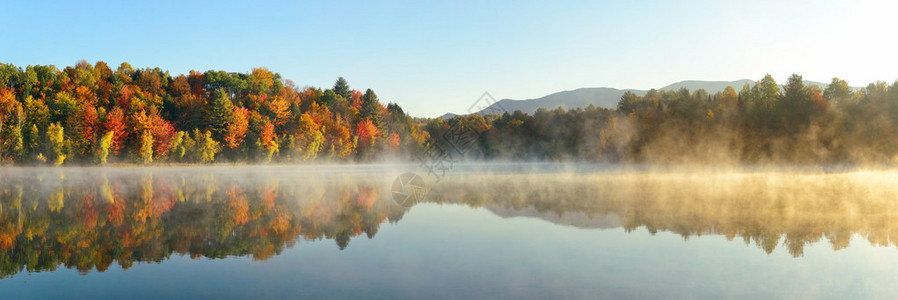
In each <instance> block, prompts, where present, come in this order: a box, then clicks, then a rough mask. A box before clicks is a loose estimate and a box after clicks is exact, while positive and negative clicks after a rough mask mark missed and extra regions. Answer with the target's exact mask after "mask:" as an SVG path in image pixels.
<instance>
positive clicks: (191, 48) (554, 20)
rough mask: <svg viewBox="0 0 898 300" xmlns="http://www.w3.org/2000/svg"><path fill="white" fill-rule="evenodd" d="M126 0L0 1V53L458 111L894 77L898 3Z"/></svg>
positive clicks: (417, 109) (416, 111) (430, 111)
mask: <svg viewBox="0 0 898 300" xmlns="http://www.w3.org/2000/svg"><path fill="white" fill-rule="evenodd" d="M4 2H11V1H4ZM72 2H73V1H72ZM126 2H129V1H96V2H86V3H70V2H69V1H65V2H63V1H60V2H51V1H46V2H39V1H20V2H18V3H3V5H2V6H3V9H2V17H0V62H6V63H13V64H16V65H19V66H26V65H30V64H54V65H57V66H67V65H73V64H75V62H77V61H78V60H80V59H86V60H88V61H90V62H95V61H97V60H103V61H106V62H107V63H109V65H111V66H116V65H118V64H120V63H121V62H123V61H127V62H129V63H131V64H132V65H133V66H134V67H141V68H142V67H157V66H158V67H161V68H162V69H166V70H169V71H170V72H171V73H172V74H180V73H186V72H188V71H190V70H192V69H194V70H200V71H206V70H209V69H215V70H227V71H238V72H248V71H250V70H251V69H252V68H253V67H258V66H264V67H267V68H269V69H270V70H272V71H274V72H278V73H280V74H282V75H283V76H284V77H285V78H287V79H291V80H293V81H294V82H295V83H296V85H298V86H306V85H309V86H321V87H330V86H332V85H333V82H334V80H335V79H336V78H337V77H338V76H343V77H345V78H346V79H347V80H348V81H349V84H350V86H351V87H352V88H355V89H360V90H364V89H366V88H372V89H374V90H375V92H377V94H378V96H379V97H380V99H381V101H385V102H396V103H398V104H400V105H401V106H402V107H403V108H405V109H406V111H407V112H409V113H410V114H412V115H413V116H430V117H433V116H438V115H441V114H443V113H445V112H456V113H459V112H464V111H465V110H466V109H467V108H468V107H469V106H470V105H471V104H472V103H473V102H474V101H475V100H477V98H478V97H479V96H480V94H481V93H483V92H484V91H489V92H490V93H491V94H492V95H493V96H495V97H496V98H512V99H528V98H536V97H541V96H544V95H546V94H550V93H554V92H557V91H562V90H570V89H576V88H581V87H617V88H639V89H649V88H656V87H661V86H664V85H667V84H669V83H673V82H676V81H680V80H688V79H696V80H736V79H743V78H748V79H755V80H757V79H759V78H761V77H763V76H764V74H766V73H770V74H771V75H773V76H774V78H775V79H777V80H778V81H783V80H785V78H786V77H787V76H789V75H790V74H792V73H798V74H801V75H804V77H805V79H807V80H815V81H823V82H828V81H829V80H830V79H831V78H832V77H840V78H843V79H846V80H848V82H849V84H851V85H856V86H863V85H866V84H867V83H869V82H872V81H877V80H883V81H886V82H892V81H894V80H896V79H898V42H896V39H895V38H894V36H895V34H896V28H898V18H895V17H894V16H893V13H894V12H895V11H898V10H896V8H898V7H896V5H895V4H891V3H890V2H886V1H883V2H876V1H843V2H836V1H832V2H826V1H813V2H812V1H806V2H798V1H795V2H790V3H780V2H779V1H542V2H535V1H441V2H436V1H434V2H429V1H382V2H375V1H321V2H298V1H296V2H294V1H283V2H279V1H273V2H265V1H239V2H238V1H234V2H230V1H214V2H213V1H184V0H180V1H144V2H147V3H126Z"/></svg>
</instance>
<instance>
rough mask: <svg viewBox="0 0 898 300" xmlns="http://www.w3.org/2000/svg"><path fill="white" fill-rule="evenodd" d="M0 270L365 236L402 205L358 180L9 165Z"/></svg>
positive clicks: (1, 210) (95, 265)
mask: <svg viewBox="0 0 898 300" xmlns="http://www.w3.org/2000/svg"><path fill="white" fill-rule="evenodd" d="M0 180H2V181H0V276H2V277H3V278H5V277H8V276H11V275H14V274H16V273H18V272H21V271H22V270H27V271H29V272H34V271H45V270H49V271H53V270H56V269H57V268H58V266H60V265H63V266H65V267H67V268H75V269H77V270H79V271H81V272H82V273H86V272H87V271H90V270H92V269H96V270H98V271H101V272H102V271H104V270H106V269H107V268H108V267H109V266H110V265H111V264H112V263H113V262H115V263H117V264H119V265H120V266H121V267H122V268H125V269H127V268H129V267H131V266H132V264H134V263H135V262H157V263H158V262H162V261H163V260H165V259H167V258H169V257H170V256H171V255H172V254H173V253H176V254H180V255H189V256H190V257H193V258H198V257H210V258H224V257H227V256H243V255H251V256H252V258H253V259H254V260H265V259H267V258H269V257H271V256H272V255H276V254H278V253H280V252H281V251H282V250H283V249H284V248H285V247H290V246H292V245H293V244H294V243H296V242H297V241H298V240H299V238H302V239H305V240H314V239H333V240H336V242H337V244H338V246H339V247H340V249H342V248H344V247H346V245H347V244H348V243H349V239H350V237H354V236H359V235H362V234H365V235H367V236H368V237H369V238H370V237H373V236H374V234H375V233H376V232H377V229H378V227H379V225H380V224H381V223H383V222H385V221H387V220H392V221H396V220H398V219H399V218H400V217H401V215H402V213H403V212H404V211H405V209H404V208H402V207H399V206H397V205H395V204H393V203H392V201H379V200H380V199H381V198H382V195H381V191H379V190H378V188H379V187H378V186H376V185H375V184H373V183H372V181H371V180H367V179H365V178H364V177H363V176H342V175H332V176H317V175H315V174H294V173H291V172H289V171H287V170H286V169H276V168H272V169H266V170H264V171H254V170H253V169H240V170H238V171H234V170H232V169H228V168H214V167H213V168H180V169H162V168H155V169H102V168H89V169H34V168H32V169H19V170H16V169H13V170H6V171H5V172H3V174H2V176H0Z"/></svg>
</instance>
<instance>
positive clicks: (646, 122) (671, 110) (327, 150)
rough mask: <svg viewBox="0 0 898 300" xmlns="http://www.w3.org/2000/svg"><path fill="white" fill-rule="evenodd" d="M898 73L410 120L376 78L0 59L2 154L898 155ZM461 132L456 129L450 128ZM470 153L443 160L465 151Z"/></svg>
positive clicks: (21, 158) (23, 158) (203, 157)
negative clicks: (461, 139)
mask: <svg viewBox="0 0 898 300" xmlns="http://www.w3.org/2000/svg"><path fill="white" fill-rule="evenodd" d="M896 84H898V82H896V83H893V84H891V85H889V84H886V83H885V82H876V83H871V84H869V85H868V86H867V87H865V88H860V89H855V88H851V87H849V86H848V83H847V82H846V81H844V80H841V79H838V78H833V80H832V82H831V83H830V84H829V85H828V86H827V87H826V88H821V87H818V86H816V85H810V86H808V85H805V84H804V83H803V81H802V77H801V76H799V75H795V74H793V75H792V76H791V77H790V78H788V80H787V81H786V82H785V84H782V85H780V84H779V83H777V82H776V81H775V80H774V79H773V78H772V76H770V75H769V74H768V75H767V76H765V77H764V78H762V79H760V80H758V81H756V82H754V83H753V84H746V85H744V86H742V87H741V88H740V89H738V91H737V88H734V87H727V88H726V89H725V90H723V91H721V92H718V93H714V94H710V93H708V92H706V91H704V90H696V91H689V90H687V89H679V90H654V89H653V90H650V91H648V92H647V93H646V94H645V95H637V94H634V93H631V92H626V93H625V94H624V95H623V96H621V99H620V102H619V103H618V105H617V107H616V108H613V109H606V108H597V107H594V106H590V107H586V108H578V109H571V110H563V109H554V110H549V109H540V110H538V111H537V112H536V113H534V114H533V115H529V114H525V113H522V112H520V111H515V112H507V113H504V114H501V115H499V114H489V115H478V114H472V115H467V116H461V117H456V118H451V119H442V118H435V119H422V118H415V119H413V118H411V117H410V116H408V115H407V114H406V113H405V112H404V111H403V110H402V108H401V107H400V106H399V105H396V104H388V105H386V106H385V105H383V104H382V103H381V102H380V100H379V99H378V98H377V95H376V94H375V93H374V91H372V90H371V89H368V90H366V91H365V92H361V91H358V90H353V89H351V88H350V87H349V84H348V83H347V82H346V80H345V79H343V78H342V77H341V78H338V79H337V81H336V82H335V83H334V86H333V87H332V88H328V89H321V88H316V87H303V88H299V87H297V86H296V85H295V84H294V83H293V82H292V81H290V80H286V79H284V78H282V77H281V76H280V75H279V74H277V73H272V72H271V71H269V70H268V69H265V68H255V69H253V70H252V72H250V73H235V72H225V71H206V72H203V73H201V72H197V71H191V72H190V73H189V74H187V75H183V74H182V75H177V76H172V75H170V74H169V73H168V72H167V71H162V70H161V69H159V68H153V69H151V68H144V69H134V68H132V67H131V66H130V65H129V64H128V63H122V64H121V65H120V66H119V67H118V68H117V69H116V70H114V71H113V70H112V69H111V68H110V67H109V66H107V65H106V63H104V62H102V61H100V62H97V63H95V64H93V65H91V64H90V63H88V62H86V61H81V62H78V63H77V64H76V65H74V66H69V67H65V68H64V69H62V70H60V69H58V68H56V67H55V66H52V65H50V66H41V65H37V66H28V67H26V68H24V69H23V68H20V67H16V66H13V65H10V64H0V162H2V163H7V164H8V163H16V164H53V165H60V164H104V163H106V162H125V163H153V162H166V163H168V162H171V163H208V162H213V161H216V162H219V161H228V162H240V161H243V162H305V161H313V160H333V161H368V160H373V159H377V158H380V157H384V156H396V157H401V158H404V159H408V160H412V159H413V158H414V157H419V158H420V156H421V155H422V153H427V150H428V149H432V148H433V147H437V148H441V149H442V148H451V147H449V146H451V145H446V144H447V141H446V140H445V138H444V137H446V136H447V133H450V132H449V131H461V132H471V133H475V134H476V135H477V140H476V143H475V145H473V147H472V148H471V149H470V151H466V152H465V153H463V156H465V157H466V158H469V159H478V160H496V159H498V160H548V161H571V160H576V161H599V162H614V163H674V164H676V163H715V164H721V163H723V164H727V163H730V164H744V163H749V164H757V163H760V164H764V163H791V164H865V163H871V164H872V163H877V164H879V163H892V162H898V135H896V134H895V132H898V123H896V120H898V87H896ZM449 136H451V134H449ZM459 158H460V156H459V155H453V156H452V157H449V158H447V157H441V159H452V160H456V159H459Z"/></svg>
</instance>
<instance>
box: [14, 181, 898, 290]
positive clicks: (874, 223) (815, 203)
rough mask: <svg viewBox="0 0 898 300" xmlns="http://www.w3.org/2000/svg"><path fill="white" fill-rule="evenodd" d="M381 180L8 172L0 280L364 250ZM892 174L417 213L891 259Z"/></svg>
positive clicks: (468, 191)
mask: <svg viewBox="0 0 898 300" xmlns="http://www.w3.org/2000/svg"><path fill="white" fill-rule="evenodd" d="M387 173H390V172H384V171H375V172H370V171H362V172H349V173H343V172H339V171H333V172H322V171H321V170H311V169H309V170H308V171H306V172H303V171H296V170H292V169H290V168H220V167H211V168H177V169H175V168H173V169H166V168H155V169H127V168H112V169H102V168H88V169H7V170H4V171H3V172H2V173H0V278H5V277H8V276H12V275H15V274H17V273H19V272H22V271H23V270H27V271H29V272H35V271H48V270H49V271H52V270H56V269H57V268H58V267H59V266H65V267H66V268H74V269H77V270H79V271H81V272H83V273H86V272H88V271H90V270H93V269H96V270H98V271H101V272H102V271H104V270H106V269H107V268H108V267H109V266H110V265H112V264H113V263H117V264H118V265H120V266H121V267H122V268H125V269H127V268H129V267H131V266H132V265H133V264H134V263H135V262H162V261H164V260H166V259H167V258H169V257H170V256H171V255H172V254H179V255H189V256H190V257H194V258H197V257H210V258H224V257H228V256H246V255H249V256H252V258H253V259H255V260H265V259H267V258H269V257H271V256H273V255H277V254H279V253H280V252H281V251H283V250H284V249H285V248H286V247H290V246H292V245H293V244H294V243H296V242H297V241H302V240H319V239H330V240H334V241H335V242H336V244H337V247H339V248H340V249H343V248H345V247H347V245H348V244H349V242H350V239H351V238H353V237H359V236H362V235H365V236H366V237H368V238H372V237H374V235H375V234H376V233H377V231H378V228H379V227H380V225H381V224H382V223H384V222H387V221H389V222H397V221H399V220H400V219H401V218H402V216H403V214H404V213H405V212H406V211H407V210H408V209H407V208H403V207H401V206H399V205H396V204H395V203H394V202H393V201H391V200H390V190H389V189H390V185H389V182H388V181H385V178H387V179H389V177H390V176H395V175H394V174H391V173H390V174H387ZM896 179H898V176H896V175H895V174H893V173H889V172H879V173H843V174H816V173H798V172H773V173H765V172H741V173H739V172H736V173H730V172H712V173H683V174H678V173H670V172H668V173H627V174H612V173H585V174H583V173H581V174H575V173H542V172H532V173H530V172H525V173H523V174H489V173H488V174H477V175H472V174H466V175H458V176H450V177H447V178H446V179H444V180H443V181H441V182H440V183H439V184H436V185H434V186H433V188H432V189H431V190H430V192H429V194H428V196H427V199H426V201H429V202H436V203H457V204H462V205H467V206H471V207H485V208H487V209H489V210H490V211H492V212H494V213H495V214H497V215H500V216H503V217H512V216H528V217H537V218H541V219H544V220H546V221H549V222H553V223H557V224H562V225H569V226H578V227H584V228H616V227H623V228H624V229H626V230H628V231H630V230H633V229H636V228H639V227H645V228H646V229H647V230H648V231H650V232H652V233H654V232H657V231H668V232H674V233H677V234H680V235H682V236H683V237H684V238H686V239H688V238H689V237H692V236H699V235H702V234H720V235H724V236H726V237H727V238H729V239H735V238H737V237H738V238H741V239H742V240H744V241H745V242H746V243H751V244H755V245H757V246H758V247H759V248H761V249H763V250H764V251H766V252H767V253H771V252H772V251H773V250H774V249H775V248H777V247H786V248H787V249H788V251H789V253H791V254H792V255H793V256H796V257H797V256H801V255H803V248H804V246H805V245H807V244H810V243H814V242H817V241H820V240H821V239H823V238H826V239H827V240H828V241H829V242H830V243H831V244H832V247H833V249H835V250H839V249H842V248H845V247H848V246H849V241H850V240H851V238H852V236H854V235H856V234H857V235H860V236H862V237H865V238H866V239H867V240H869V241H870V243H872V244H875V245H883V246H885V245H896V241H895V239H896V237H898V225H893V224H896V222H894V221H896V220H898V216H896V214H898V203H896V202H895V201H894V200H895V198H896V196H898V187H895V186H894V185H893V184H892V183H894V182H895V180H896Z"/></svg>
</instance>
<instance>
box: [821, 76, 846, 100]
mask: <svg viewBox="0 0 898 300" xmlns="http://www.w3.org/2000/svg"><path fill="white" fill-rule="evenodd" d="M850 96H851V88H850V87H848V82H847V81H845V80H842V79H839V78H838V77H833V80H832V82H830V83H829V85H828V86H827V87H826V90H824V91H823V99H826V100H827V101H831V102H835V103H839V102H842V101H845V100H848V99H849V97H850Z"/></svg>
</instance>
